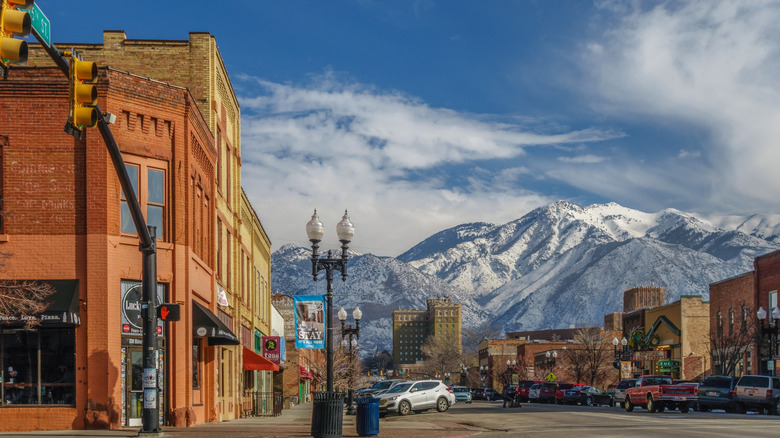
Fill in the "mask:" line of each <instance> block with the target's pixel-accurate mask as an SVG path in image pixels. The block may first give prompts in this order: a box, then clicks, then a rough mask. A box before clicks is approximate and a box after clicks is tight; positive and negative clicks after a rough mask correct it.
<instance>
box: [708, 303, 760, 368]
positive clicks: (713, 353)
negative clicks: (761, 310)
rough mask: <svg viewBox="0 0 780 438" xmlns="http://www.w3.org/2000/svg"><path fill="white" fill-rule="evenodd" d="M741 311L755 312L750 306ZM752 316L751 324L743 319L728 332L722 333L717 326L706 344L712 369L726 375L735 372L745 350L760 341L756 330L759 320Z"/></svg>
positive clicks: (750, 313) (746, 313)
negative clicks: (715, 331) (752, 321)
mask: <svg viewBox="0 0 780 438" xmlns="http://www.w3.org/2000/svg"><path fill="white" fill-rule="evenodd" d="M743 311H744V312H745V315H754V314H755V312H753V311H752V310H751V309H750V308H745V309H744V310H743ZM753 318H754V323H753V324H748V323H747V321H746V320H743V321H742V323H741V324H740V326H739V327H735V330H733V331H732V332H730V333H729V334H724V333H723V327H722V326H718V328H717V333H715V336H711V337H710V343H709V344H708V348H709V354H710V357H711V358H712V364H713V371H716V372H717V373H719V374H723V375H726V376H733V375H735V374H736V371H737V365H738V364H739V363H740V361H741V360H742V358H743V357H744V356H745V352H747V350H748V349H749V348H750V347H751V346H752V345H753V343H755V342H756V341H757V340H759V342H760V339H761V337H760V334H759V333H758V330H757V327H758V326H759V325H758V322H759V321H758V320H757V318H755V316H754V317H753ZM759 345H760V343H759ZM715 367H717V369H715Z"/></svg>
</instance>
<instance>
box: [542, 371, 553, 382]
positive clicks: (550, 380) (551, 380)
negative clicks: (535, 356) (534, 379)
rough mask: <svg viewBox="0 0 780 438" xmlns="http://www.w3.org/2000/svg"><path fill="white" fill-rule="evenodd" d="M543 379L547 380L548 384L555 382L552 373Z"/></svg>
mask: <svg viewBox="0 0 780 438" xmlns="http://www.w3.org/2000/svg"><path fill="white" fill-rule="evenodd" d="M544 378H545V379H547V381H548V382H554V381H555V374H553V373H552V372H551V373H550V374H548V375H546V376H544Z"/></svg>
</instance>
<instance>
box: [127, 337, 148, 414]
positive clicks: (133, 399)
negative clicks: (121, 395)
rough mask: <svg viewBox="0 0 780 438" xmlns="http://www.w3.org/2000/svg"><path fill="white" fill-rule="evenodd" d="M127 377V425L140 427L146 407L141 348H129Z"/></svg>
mask: <svg viewBox="0 0 780 438" xmlns="http://www.w3.org/2000/svg"><path fill="white" fill-rule="evenodd" d="M125 375H126V376H128V379H127V389H126V391H127V395H126V397H127V398H126V400H127V404H126V405H125V409H126V410H127V412H126V415H127V425H128V426H130V427H140V426H141V425H142V416H143V407H144V383H143V377H144V362H143V351H142V350H141V347H140V346H129V347H128V348H127V359H126V361H125Z"/></svg>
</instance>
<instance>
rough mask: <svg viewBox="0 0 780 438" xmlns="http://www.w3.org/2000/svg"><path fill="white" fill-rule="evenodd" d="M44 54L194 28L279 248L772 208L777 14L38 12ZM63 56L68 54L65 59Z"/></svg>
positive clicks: (54, 6) (315, 5)
mask: <svg viewBox="0 0 780 438" xmlns="http://www.w3.org/2000/svg"><path fill="white" fill-rule="evenodd" d="M37 4H38V6H39V7H40V8H41V9H42V10H43V12H44V13H45V14H46V16H47V17H48V18H49V20H50V21H51V35H52V41H53V42H54V43H55V44H57V45H58V47H60V44H62V43H67V42H79V43H101V42H102V32H103V30H120V29H121V30H124V31H125V32H126V34H127V37H128V38H130V39H166V40H187V39H188V34H189V32H204V31H205V32H209V33H211V34H212V35H214V36H215V38H216V41H217V44H218V46H219V50H220V52H221V54H222V58H223V60H224V63H225V66H226V68H227V71H228V74H229V76H230V79H231V81H232V83H233V87H234V90H235V92H236V94H237V96H238V99H239V103H240V106H241V127H242V134H241V157H242V185H243V187H244V190H245V191H246V192H247V195H248V197H249V199H250V201H251V203H252V205H253V207H254V209H255V211H257V213H258V215H259V217H260V220H261V222H262V223H263V226H264V228H265V230H266V232H267V233H268V235H269V237H270V239H271V241H272V245H273V249H278V248H279V247H281V246H282V245H285V244H288V243H293V244H297V245H300V246H308V242H307V240H306V234H305V224H306V222H307V221H308V220H309V219H310V217H311V214H312V211H313V210H314V209H315V208H316V209H317V211H318V213H319V215H320V219H321V221H322V222H323V223H324V225H325V227H326V231H325V237H324V238H323V243H322V244H321V248H323V249H329V248H332V249H337V248H338V246H339V243H338V242H337V238H336V232H335V225H336V223H337V222H338V221H339V220H340V219H341V216H342V215H343V213H344V210H345V209H348V211H349V215H350V217H351V220H352V222H353V224H354V226H355V237H354V239H353V242H352V244H351V245H350V247H351V248H352V249H354V250H355V251H359V252H370V253H373V254H376V255H382V256H396V255H398V254H401V253H403V252H404V251H406V250H408V249H409V248H411V247H412V246H414V245H415V244H417V243H419V242H420V241H422V240H423V239H425V238H427V237H429V236H430V235H432V234H434V233H436V232H438V231H441V230H444V229H446V228H449V227H453V226H456V225H459V224H463V223H469V222H489V223H495V224H503V223H505V222H508V221H511V220H514V219H518V218H520V217H522V216H523V215H524V214H526V213H528V212H529V211H531V210H532V209H534V208H537V207H540V206H544V205H547V204H549V203H551V202H555V201H558V200H567V201H571V202H574V203H576V204H579V205H590V204H594V203H607V202H617V203H619V204H621V205H623V206H626V207H630V208H634V209H637V210H641V211H645V212H656V211H659V210H662V209H666V208H674V209H677V210H681V211H687V212H692V213H697V214H700V215H703V216H720V215H751V214H768V213H777V212H778V210H779V209H778V207H780V205H779V204H780V202H778V197H777V194H778V193H780V171H778V169H777V168H778V167H780V147H778V142H780V80H778V79H780V56H778V55H780V53H778V52H779V49H780V26H778V25H777V23H779V22H780V1H762V0H750V1H727V0H724V1H716V0H701V1H696V0H691V1H618V0H598V1H587V0H577V1H566V0H536V1H534V0H516V1H508V0H493V1H477V0H472V1H461V0H440V1H436V0H417V1H405V0H385V1H375V0H341V1H339V0H333V1H319V0H310V1H299V0H285V1H279V0H273V1H266V0H254V1H233V2H206V1H196V0H193V1H164V2H159V1H157V2H151V1H145V0H138V1H135V2H119V1H115V2H100V3H99V4H95V5H91V6H89V7H85V5H84V3H83V2H77V1H71V0H56V1H55V0H38V1H37ZM60 48H62V47H60Z"/></svg>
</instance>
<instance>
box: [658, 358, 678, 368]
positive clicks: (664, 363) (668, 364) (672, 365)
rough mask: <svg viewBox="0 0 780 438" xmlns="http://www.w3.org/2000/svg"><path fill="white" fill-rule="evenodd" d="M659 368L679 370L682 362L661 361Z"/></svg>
mask: <svg viewBox="0 0 780 438" xmlns="http://www.w3.org/2000/svg"><path fill="white" fill-rule="evenodd" d="M658 366H659V367H662V368H679V367H680V361H679V360H659V361H658Z"/></svg>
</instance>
